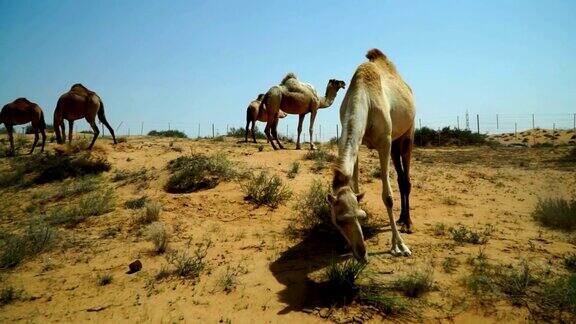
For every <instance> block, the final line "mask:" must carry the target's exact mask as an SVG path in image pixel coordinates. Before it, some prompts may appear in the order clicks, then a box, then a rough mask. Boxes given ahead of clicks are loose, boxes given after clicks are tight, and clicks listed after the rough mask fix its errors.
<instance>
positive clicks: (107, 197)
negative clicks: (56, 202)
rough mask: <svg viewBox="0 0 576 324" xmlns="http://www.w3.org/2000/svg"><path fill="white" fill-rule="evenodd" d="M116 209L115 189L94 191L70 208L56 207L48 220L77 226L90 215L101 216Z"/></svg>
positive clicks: (49, 214)
mask: <svg viewBox="0 0 576 324" xmlns="http://www.w3.org/2000/svg"><path fill="white" fill-rule="evenodd" d="M112 210H114V190H113V189H112V188H108V189H106V190H104V192H103V193H102V192H94V193H92V194H90V195H87V196H85V197H83V198H82V199H81V200H80V202H78V203H77V204H74V205H71V206H70V207H68V208H62V207H55V208H53V209H52V210H50V211H48V213H47V215H46V220H47V221H48V222H49V223H50V224H53V225H61V224H62V225H66V226H75V225H77V224H79V223H81V222H83V221H84V220H86V219H87V218H89V217H92V216H100V215H102V214H105V213H107V212H110V211H112Z"/></svg>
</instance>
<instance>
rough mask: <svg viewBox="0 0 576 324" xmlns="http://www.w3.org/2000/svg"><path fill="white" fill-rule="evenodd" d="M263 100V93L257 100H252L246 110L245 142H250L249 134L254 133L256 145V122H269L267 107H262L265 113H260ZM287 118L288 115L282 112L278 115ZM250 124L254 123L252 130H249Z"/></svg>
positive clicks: (253, 138)
mask: <svg viewBox="0 0 576 324" xmlns="http://www.w3.org/2000/svg"><path fill="white" fill-rule="evenodd" d="M262 98H264V94H263V93H261V94H259V95H258V97H257V98H256V99H255V100H252V101H251V102H250V104H249V105H248V108H247V109H246V138H245V139H244V142H248V133H249V132H252V140H253V141H254V143H256V133H255V128H256V121H260V122H267V121H268V113H267V112H266V107H262V108H263V110H264V111H263V112H262V113H260V102H262ZM286 116H288V115H287V114H286V113H285V112H283V111H282V110H280V112H279V113H278V117H279V118H284V117H286ZM250 123H252V128H250V129H249V126H250Z"/></svg>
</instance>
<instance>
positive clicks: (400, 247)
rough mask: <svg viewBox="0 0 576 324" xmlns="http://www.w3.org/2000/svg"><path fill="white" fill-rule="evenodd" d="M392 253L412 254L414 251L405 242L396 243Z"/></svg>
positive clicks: (396, 254)
mask: <svg viewBox="0 0 576 324" xmlns="http://www.w3.org/2000/svg"><path fill="white" fill-rule="evenodd" d="M390 253H392V255H393V256H410V255H412V252H411V251H410V249H409V248H408V246H407V245H406V244H404V243H399V244H395V245H394V246H393V247H392V249H390Z"/></svg>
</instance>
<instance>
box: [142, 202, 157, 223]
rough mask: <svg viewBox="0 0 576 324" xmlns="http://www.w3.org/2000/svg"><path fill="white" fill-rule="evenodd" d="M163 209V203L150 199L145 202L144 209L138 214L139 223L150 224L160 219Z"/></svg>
mask: <svg viewBox="0 0 576 324" xmlns="http://www.w3.org/2000/svg"><path fill="white" fill-rule="evenodd" d="M161 211H162V204H160V203H159V202H156V201H150V202H147V203H146V204H145V208H144V210H143V211H142V212H141V213H140V216H138V219H137V222H138V223H139V224H150V223H152V222H157V221H159V220H160V212H161Z"/></svg>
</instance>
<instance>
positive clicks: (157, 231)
mask: <svg viewBox="0 0 576 324" xmlns="http://www.w3.org/2000/svg"><path fill="white" fill-rule="evenodd" d="M146 236H147V238H148V241H150V242H151V243H152V244H153V245H154V251H155V252H156V253H164V252H165V251H166V248H168V240H169V236H168V231H167V230H166V225H165V224H164V223H162V222H154V223H152V224H150V225H148V227H147V228H146Z"/></svg>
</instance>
